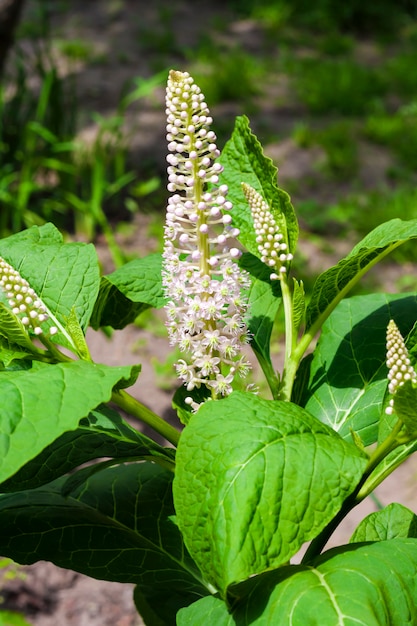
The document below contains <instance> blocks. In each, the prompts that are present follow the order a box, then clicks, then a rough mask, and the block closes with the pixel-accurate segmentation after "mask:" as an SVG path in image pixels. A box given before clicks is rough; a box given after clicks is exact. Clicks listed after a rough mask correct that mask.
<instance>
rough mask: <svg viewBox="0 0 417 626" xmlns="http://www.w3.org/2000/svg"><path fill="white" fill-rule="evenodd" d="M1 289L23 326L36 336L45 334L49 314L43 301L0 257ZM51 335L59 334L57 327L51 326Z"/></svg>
mask: <svg viewBox="0 0 417 626" xmlns="http://www.w3.org/2000/svg"><path fill="white" fill-rule="evenodd" d="M0 287H1V289H2V290H3V291H4V292H5V294H6V297H7V301H8V304H9V306H10V308H11V310H12V313H13V314H14V315H15V316H16V317H17V318H18V319H19V320H20V321H21V323H22V324H23V326H25V327H26V328H28V329H31V330H32V331H33V333H34V334H35V335H41V334H42V333H43V328H42V324H43V323H44V322H46V320H47V319H48V317H49V316H48V313H47V309H46V307H45V305H44V304H43V302H42V300H41V299H40V298H39V296H38V295H37V294H36V292H35V290H34V289H33V288H32V287H31V286H30V285H29V283H28V281H27V280H25V279H24V278H23V277H22V276H21V275H20V274H19V272H18V271H17V270H15V269H14V268H13V267H12V266H11V265H10V264H9V263H7V261H5V259H3V258H2V257H0ZM48 332H49V334H50V335H55V334H56V333H57V332H58V329H57V327H56V326H50V327H49V330H48Z"/></svg>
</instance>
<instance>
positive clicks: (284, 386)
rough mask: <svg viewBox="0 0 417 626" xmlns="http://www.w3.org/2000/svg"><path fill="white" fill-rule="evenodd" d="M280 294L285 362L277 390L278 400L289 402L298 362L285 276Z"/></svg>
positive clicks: (290, 297) (290, 302)
mask: <svg viewBox="0 0 417 626" xmlns="http://www.w3.org/2000/svg"><path fill="white" fill-rule="evenodd" d="M281 293H282V302H283V305H284V317H285V360H284V369H283V372H282V381H281V387H280V390H279V399H280V400H284V401H286V402H289V401H290V400H291V393H292V388H293V385H294V380H295V375H296V373H297V368H298V363H299V361H298V360H297V359H294V350H295V347H296V335H295V333H294V324H293V308H292V305H293V303H292V294H291V291H290V288H289V285H288V281H287V276H285V275H284V276H282V278H281Z"/></svg>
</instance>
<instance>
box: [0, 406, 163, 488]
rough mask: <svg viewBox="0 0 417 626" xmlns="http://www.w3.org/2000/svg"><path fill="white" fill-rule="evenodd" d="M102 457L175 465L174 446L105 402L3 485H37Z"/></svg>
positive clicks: (23, 486)
mask: <svg viewBox="0 0 417 626" xmlns="http://www.w3.org/2000/svg"><path fill="white" fill-rule="evenodd" d="M98 457H110V458H112V459H128V458H130V459H131V458H136V459H138V460H139V459H154V460H155V461H156V462H159V463H162V464H163V463H166V464H170V465H171V466H172V464H173V458H174V454H173V450H172V449H170V448H163V447H162V446H160V445H158V444H157V443H155V442H154V441H152V439H149V437H146V435H143V434H142V433H140V432H138V431H137V430H135V429H134V428H132V426H130V425H129V424H128V423H127V422H125V421H124V420H122V418H121V417H120V415H119V414H118V413H116V411H114V410H113V409H110V408H109V407H107V406H105V405H103V406H100V407H98V408H97V409H95V410H93V411H92V412H91V413H90V414H89V415H88V416H87V417H86V418H84V419H82V420H81V421H80V423H79V425H78V428H77V429H76V430H71V431H69V432H66V433H64V434H63V435H61V436H60V437H58V439H56V440H55V441H53V442H52V443H51V444H50V445H48V446H47V447H46V448H45V449H44V450H42V451H41V452H40V453H39V454H38V455H37V456H36V457H35V458H34V459H32V460H31V461H29V462H28V463H26V465H24V466H23V467H22V468H21V469H20V470H19V471H18V472H17V473H16V474H15V475H14V476H12V477H11V478H9V479H8V480H6V481H5V482H4V483H3V484H2V485H1V490H2V491H3V492H10V491H22V490H25V489H35V488H36V487H40V486H41V485H45V484H46V483H49V482H52V481H53V480H55V479H56V478H59V477H60V476H63V475H64V474H66V473H67V472H69V471H71V470H73V469H74V468H76V467H78V466H79V465H81V464H83V463H86V462H87V461H92V460H94V459H97V458H98Z"/></svg>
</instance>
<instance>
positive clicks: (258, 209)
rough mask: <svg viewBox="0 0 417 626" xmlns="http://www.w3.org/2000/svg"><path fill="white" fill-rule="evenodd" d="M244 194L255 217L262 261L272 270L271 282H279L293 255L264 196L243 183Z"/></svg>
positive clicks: (254, 223)
mask: <svg viewBox="0 0 417 626" xmlns="http://www.w3.org/2000/svg"><path fill="white" fill-rule="evenodd" d="M242 189H243V193H244V195H245V198H246V200H247V202H248V204H249V207H250V210H251V211H252V216H253V226H254V229H255V234H256V242H257V244H258V252H259V253H260V255H261V261H262V262H263V263H265V265H267V266H268V267H269V268H270V269H271V274H270V276H269V278H270V279H271V280H278V279H279V278H281V276H282V275H283V274H285V273H286V272H287V265H286V264H288V262H289V261H291V260H292V258H293V255H292V254H291V253H290V252H288V244H287V243H286V241H285V240H284V235H283V233H282V232H280V228H279V226H278V224H277V222H276V220H275V218H274V216H273V214H272V211H271V209H270V208H269V206H268V205H267V203H266V202H265V200H264V199H263V198H262V196H261V195H260V194H259V193H258V192H257V191H256V190H255V189H253V187H251V186H250V185H248V184H247V183H242Z"/></svg>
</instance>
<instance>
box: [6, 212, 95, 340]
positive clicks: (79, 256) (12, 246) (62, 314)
mask: <svg viewBox="0 0 417 626" xmlns="http://www.w3.org/2000/svg"><path fill="white" fill-rule="evenodd" d="M0 255H1V256H2V257H3V258H4V259H5V260H6V261H7V262H8V263H10V265H12V267H14V268H15V269H16V270H17V271H18V272H20V274H21V276H23V278H25V279H26V280H27V281H28V283H29V284H30V285H31V287H32V288H33V289H34V290H35V291H36V293H37V294H38V296H39V297H40V299H41V300H42V301H43V302H44V304H45V305H46V307H47V308H48V310H49V311H50V312H51V314H52V315H53V316H55V318H56V319H57V321H58V322H59V323H60V324H61V325H62V326H63V327H64V328H65V326H66V321H67V319H68V318H69V317H70V314H71V310H72V309H73V308H74V309H75V312H76V314H77V318H78V320H79V322H80V325H81V328H82V329H83V331H85V330H86V328H87V326H88V323H89V320H90V316H91V313H92V310H93V306H94V301H95V299H96V296H97V293H98V289H99V281H100V276H99V266H98V259H97V253H96V251H95V248H94V246H93V245H91V244H84V243H63V239H62V235H61V234H60V233H59V231H58V230H57V229H56V228H55V227H54V226H52V224H46V225H45V226H40V227H38V226H32V228H29V229H28V230H25V231H23V232H21V233H18V234H16V235H12V236H11V237H7V239H2V240H1V241H0ZM49 323H50V325H53V323H54V320H53V318H51V319H50V320H49ZM54 341H57V342H59V343H60V344H61V345H65V346H66V347H68V348H70V349H71V348H72V347H73V346H72V342H71V340H70V338H69V337H66V336H65V334H64V333H61V332H60V333H58V334H57V335H55V337H54Z"/></svg>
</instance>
